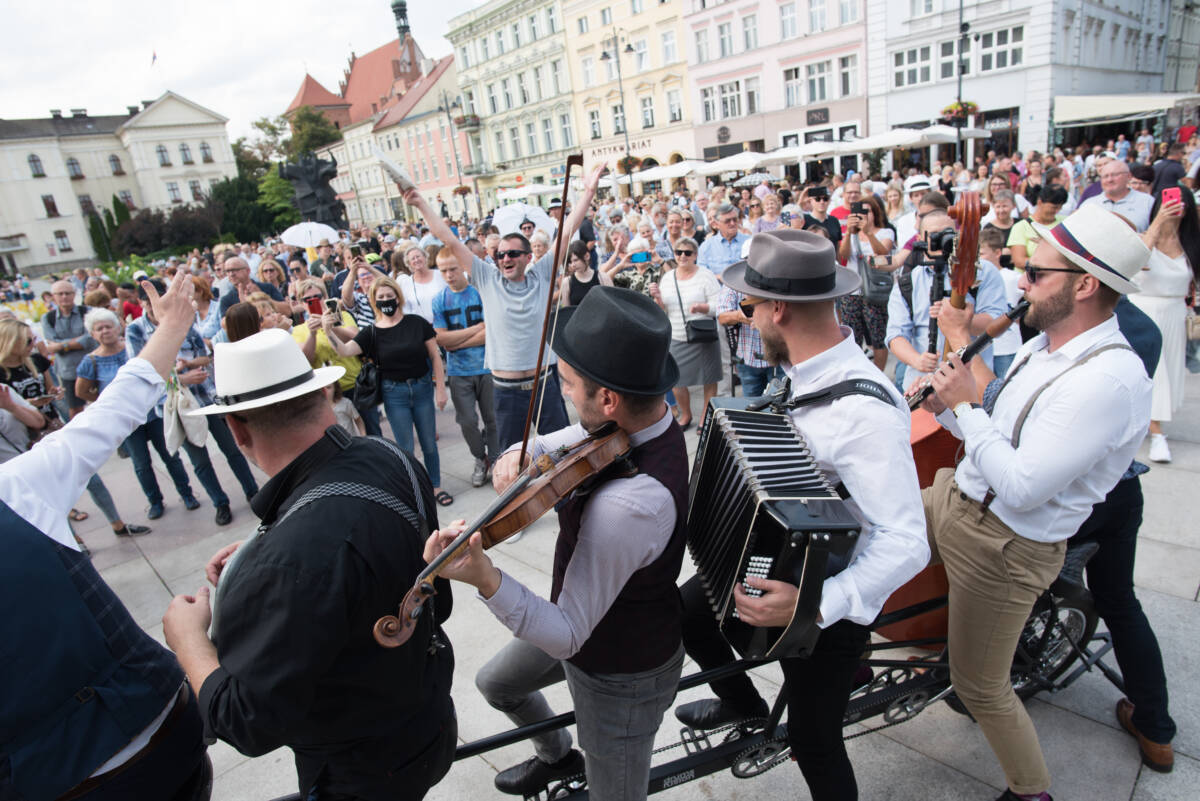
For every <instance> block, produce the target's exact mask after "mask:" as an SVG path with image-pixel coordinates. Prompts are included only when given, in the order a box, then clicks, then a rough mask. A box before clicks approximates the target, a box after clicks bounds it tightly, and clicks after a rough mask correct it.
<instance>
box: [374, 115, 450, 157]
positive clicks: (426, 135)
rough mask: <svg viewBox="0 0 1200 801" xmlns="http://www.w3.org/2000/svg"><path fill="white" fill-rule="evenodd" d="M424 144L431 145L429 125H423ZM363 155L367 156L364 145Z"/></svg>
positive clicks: (431, 136)
mask: <svg viewBox="0 0 1200 801" xmlns="http://www.w3.org/2000/svg"><path fill="white" fill-rule="evenodd" d="M425 143H426V144H429V145H432V144H433V130H432V129H431V128H430V127H429V123H425ZM363 155H364V156H365V155H367V148H366V145H364V146H363Z"/></svg>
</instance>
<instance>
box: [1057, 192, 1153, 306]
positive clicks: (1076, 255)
mask: <svg viewBox="0 0 1200 801" xmlns="http://www.w3.org/2000/svg"><path fill="white" fill-rule="evenodd" d="M1033 229H1034V230H1035V231H1037V234H1038V236H1039V237H1041V239H1042V241H1043V242H1047V243H1049V244H1050V245H1052V246H1053V247H1054V249H1055V250H1057V251H1058V252H1059V253H1061V254H1063V255H1064V256H1066V257H1067V258H1068V259H1070V260H1071V262H1072V263H1074V264H1076V265H1078V266H1079V267H1082V268H1083V269H1085V270H1087V271H1088V273H1089V274H1091V275H1094V276H1095V277H1096V278H1097V279H1098V280H1099V281H1100V282H1101V283H1103V284H1104V285H1105V286H1108V287H1111V288H1112V289H1115V290H1116V291H1118V292H1120V293H1121V294H1122V295H1131V294H1133V293H1134V292H1140V291H1141V290H1140V289H1138V287H1137V284H1135V283H1133V281H1132V280H1131V279H1132V278H1133V276H1135V275H1137V274H1138V272H1139V271H1140V270H1141V269H1142V267H1144V266H1146V262H1148V261H1149V260H1150V248H1148V247H1146V244H1145V243H1144V242H1142V238H1141V237H1140V236H1138V235H1137V234H1136V233H1135V232H1134V230H1133V228H1132V227H1131V226H1130V225H1129V224H1128V223H1127V222H1125V220H1124V218H1121V217H1119V216H1118V215H1116V214H1113V213H1112V212H1111V211H1108V210H1107V209H1104V208H1101V207H1100V206H1099V205H1096V204H1087V205H1084V206H1082V207H1081V208H1080V209H1079V210H1078V211H1076V212H1074V213H1073V214H1071V215H1070V216H1069V217H1067V218H1066V219H1065V220H1063V221H1062V222H1060V223H1059V224H1058V225H1056V226H1054V227H1053V228H1047V227H1046V226H1044V225H1041V224H1040V223H1033Z"/></svg>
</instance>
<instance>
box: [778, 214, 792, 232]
mask: <svg viewBox="0 0 1200 801" xmlns="http://www.w3.org/2000/svg"><path fill="white" fill-rule="evenodd" d="M779 224H780V225H782V226H783V227H784V228H787V227H788V226H789V225H791V224H792V213H791V212H790V211H784V212H780V214H779Z"/></svg>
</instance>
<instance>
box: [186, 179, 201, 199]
mask: <svg viewBox="0 0 1200 801" xmlns="http://www.w3.org/2000/svg"><path fill="white" fill-rule="evenodd" d="M188 189H190V190H192V200H204V190H203V189H201V188H200V182H199V181H197V180H196V179H195V178H193V179H192V180H190V181H188Z"/></svg>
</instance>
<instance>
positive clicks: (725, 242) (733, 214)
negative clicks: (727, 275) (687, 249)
mask: <svg viewBox="0 0 1200 801" xmlns="http://www.w3.org/2000/svg"><path fill="white" fill-rule="evenodd" d="M741 219H742V215H741V213H740V212H739V211H738V210H737V207H736V206H734V205H732V204H730V203H722V204H721V205H720V207H718V208H717V214H716V226H715V227H716V231H717V232H716V235H714V236H710V237H707V238H705V240H704V244H703V245H701V246H700V255H699V256H698V257H697V261H698V262H699V264H700V266H701V267H704V268H707V269H708V270H710V271H712V273H713V275H715V276H717V277H718V278H720V277H721V273H723V272H725V268H726V267H728V266H729V265H731V264H735V263H737V262H739V261H741V260H742V243H743V242H745V241H746V240H747V239H749V238H750V235H749V234H743V233H741V232H740V231H738V226H739V225H740V224H741Z"/></svg>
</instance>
